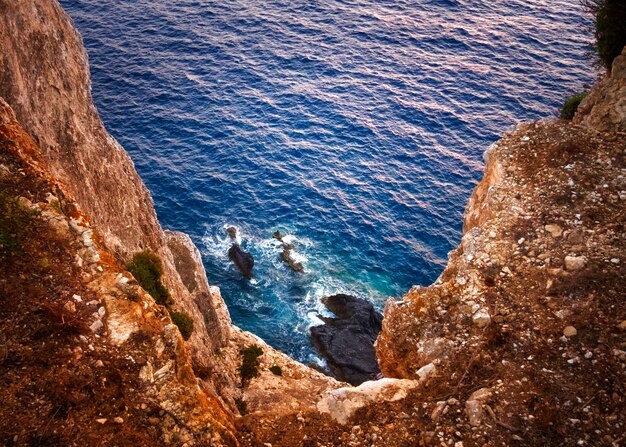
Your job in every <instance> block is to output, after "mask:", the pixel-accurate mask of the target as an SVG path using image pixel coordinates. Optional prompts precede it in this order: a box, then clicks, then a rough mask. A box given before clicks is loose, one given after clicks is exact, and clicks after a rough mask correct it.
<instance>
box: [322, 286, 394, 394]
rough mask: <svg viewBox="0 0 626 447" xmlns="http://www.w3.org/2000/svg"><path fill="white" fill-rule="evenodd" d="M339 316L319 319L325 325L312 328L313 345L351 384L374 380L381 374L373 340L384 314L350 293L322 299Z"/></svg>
mask: <svg viewBox="0 0 626 447" xmlns="http://www.w3.org/2000/svg"><path fill="white" fill-rule="evenodd" d="M322 301H323V302H324V304H325V305H326V307H327V308H328V310H330V311H331V312H332V313H334V314H335V315H336V316H337V317H338V318H324V317H323V318H322V319H323V320H324V322H325V323H326V324H324V325H322V326H314V327H312V328H311V339H312V340H313V345H314V346H315V348H316V349H317V351H318V352H319V353H320V355H321V356H322V357H324V359H326V361H327V362H328V366H329V368H330V369H331V371H332V372H333V374H334V375H335V376H336V377H337V378H338V379H339V380H343V381H345V382H348V383H350V384H352V385H359V384H361V383H363V382H365V381H367V380H373V379H375V378H376V376H377V375H378V374H379V373H380V368H379V367H378V362H377V361H376V353H375V351H374V342H375V341H376V337H377V336H378V333H379V332H380V330H381V328H382V322H383V316H382V315H381V314H380V313H379V312H376V310H375V309H374V306H372V305H371V304H370V303H369V302H367V301H365V300H363V299H361V298H356V297H353V296H350V295H333V296H329V297H326V298H324V299H323V300H322Z"/></svg>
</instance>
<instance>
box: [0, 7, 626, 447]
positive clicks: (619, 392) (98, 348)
mask: <svg viewBox="0 0 626 447" xmlns="http://www.w3.org/2000/svg"><path fill="white" fill-rule="evenodd" d="M0 44H1V45H2V53H1V54H2V60H1V61H0V206H1V207H2V211H3V215H2V217H1V218H0V224H1V227H0V237H1V239H0V270H1V272H0V296H1V297H2V304H3V305H2V307H1V308H0V377H2V379H1V382H0V383H1V384H2V385H0V396H2V401H3V406H2V408H1V409H0V444H3V445H85V444H88V443H93V444H95V445H250V446H267V445H271V446H274V447H275V446H299V445H303V446H317V445H329V446H330V445H352V446H361V445H374V446H385V447H386V446H400V445H402V446H404V445H454V446H455V447H463V446H474V445H480V446H483V445H607V446H609V445H621V444H622V443H623V440H624V437H623V432H624V429H625V424H626V420H625V416H624V414H626V412H625V411H624V408H625V399H626V398H625V396H626V390H625V389H624V379H625V377H624V375H625V371H626V344H625V343H626V323H625V320H626V309H625V306H624V291H623V290H624V283H625V281H624V278H625V277H626V270H625V269H626V267H625V264H626V259H625V255H624V253H626V251H625V249H626V240H625V236H624V224H625V223H626V219H625V217H626V216H625V209H626V207H625V206H624V204H625V201H626V179H625V175H626V134H624V131H625V129H626V111H625V104H626V103H625V101H626V99H625V98H626V92H625V90H624V89H625V87H624V86H625V85H626V54H624V55H622V56H621V57H619V58H617V59H616V61H615V63H614V67H613V70H612V72H611V73H612V74H611V76H610V77H607V78H606V79H604V80H603V81H602V82H600V83H599V84H598V85H597V86H596V87H595V88H594V90H593V91H592V93H591V94H590V95H589V96H588V98H587V99H586V100H585V101H584V102H583V103H582V104H581V106H580V108H579V112H578V114H577V116H576V118H575V122H574V123H569V122H564V121H557V120H548V121H542V122H538V123H525V124H522V125H520V126H518V127H517V129H516V130H515V131H513V132H512V133H510V134H509V135H506V136H505V137H504V138H503V139H502V140H501V141H499V142H498V143H496V144H494V145H493V146H492V147H491V148H489V149H488V150H487V152H486V153H485V158H486V167H485V174H484V177H483V180H482V181H481V182H480V184H479V185H478V186H477V187H476V189H475V191H474V192H473V194H472V197H471V198H470V202H469V204H468V208H467V211H466V215H465V225H464V236H463V239H462V242H461V244H460V246H459V247H458V248H456V249H455V250H453V251H452V252H451V253H450V257H449V263H448V266H447V267H446V269H445V271H444V272H443V273H442V275H441V276H440V278H439V279H438V280H437V281H436V283H435V284H433V285H431V286H429V287H425V288H422V287H414V288H413V289H412V290H411V291H409V293H408V294H407V295H406V296H405V297H404V298H403V299H402V300H401V301H397V302H396V301H391V302H389V303H388V304H387V306H386V309H385V314H384V320H383V328H382V332H381V335H380V336H379V338H378V341H377V346H376V350H377V355H378V360H379V363H380V367H381V370H382V372H383V374H384V375H385V376H386V378H385V379H383V380H378V381H372V382H366V383H364V384H363V385H361V386H359V387H349V386H347V385H346V384H341V383H338V382H336V381H334V380H332V379H330V378H328V377H326V376H324V375H322V374H320V373H318V372H316V371H313V370H311V369H309V368H307V367H305V366H303V365H301V364H298V363H297V362H294V361H293V360H291V359H289V358H288V357H286V356H285V355H283V354H281V353H280V352H277V351H275V350H273V349H271V348H270V347H269V346H267V345H265V344H264V343H263V341H262V340H260V339H258V338H257V337H255V336H254V335H252V334H249V333H246V332H244V331H242V330H240V329H239V328H237V327H235V326H233V325H232V323H231V321H230V317H229V315H228V310H227V309H226V306H225V304H224V302H223V300H222V298H221V296H220V293H219V289H217V288H215V287H211V286H210V285H209V283H208V281H207V279H206V275H205V272H204V269H203V267H202V263H201V260H200V255H199V252H198V250H197V249H196V247H195V246H194V245H193V243H192V241H191V240H190V238H189V237H188V236H187V235H184V234H182V233H177V232H169V231H163V229H162V228H161V226H160V225H159V222H158V220H157V218H156V215H155V212H154V208H153V206H152V202H151V199H150V195H149V193H148V191H147V190H146V188H145V186H144V185H143V183H142V182H141V180H140V179H139V177H138V175H137V173H136V172H135V169H134V167H133V164H132V161H131V160H130V158H129V157H128V155H127V154H126V152H125V151H124V150H123V148H121V147H120V146H119V145H118V144H117V143H116V142H115V141H114V140H113V139H112V138H111V137H110V136H109V135H108V133H107V132H106V130H105V128H104V127H103V125H102V123H101V121H100V119H99V117H98V115H97V112H96V110H95V108H94V106H93V103H92V100H91V95H90V85H89V82H90V81H89V70H88V63H87V57H86V54H85V50H84V48H83V46H82V43H81V39H80V36H79V35H78V34H77V32H76V30H75V29H74V27H73V26H72V23H71V21H70V19H69V18H68V17H67V16H66V14H65V13H64V12H63V11H62V9H61V8H60V6H59V5H58V3H57V1H56V0H19V1H18V0H0ZM144 249H150V250H151V251H153V252H155V253H157V254H158V255H159V257H160V258H161V260H162V261H163V267H164V274H163V281H164V283H165V286H166V287H167V288H168V290H169V291H170V293H171V295H172V299H173V301H174V303H175V304H174V305H173V306H172V310H182V311H184V312H186V313H188V314H189V315H190V316H191V317H192V319H193V322H194V331H193V333H192V335H191V337H190V338H189V340H187V341H185V340H184V339H183V338H182V337H181V334H180V333H179V331H178V329H177V328H176V326H175V325H173V324H172V320H171V319H170V316H169V313H168V311H167V309H166V308H165V307H163V306H160V305H157V304H156V303H155V301H154V300H153V298H152V297H151V296H150V295H149V294H147V293H146V292H145V291H144V290H143V289H142V288H141V287H140V286H139V284H138V283H137V282H136V281H135V279H134V278H133V276H132V275H131V274H130V273H128V272H127V271H126V270H125V265H126V263H127V261H128V260H129V259H130V258H131V257H132V256H133V255H134V254H135V253H137V252H138V251H141V250H144ZM252 345H257V346H259V347H260V348H261V349H262V352H263V354H262V355H261V356H260V358H259V359H258V362H257V363H256V364H255V365H256V366H255V368H256V373H258V376H257V377H254V376H255V375H256V374H252V376H251V377H250V379H249V380H247V381H243V379H242V375H241V374H240V370H239V368H240V366H241V365H242V355H241V353H240V350H241V349H242V348H245V347H249V346H252ZM273 366H279V367H280V369H281V371H282V374H276V373H272V372H271V371H270V370H269V368H270V367H273ZM274 370H275V371H276V369H274ZM236 402H237V404H238V405H237V404H236ZM244 406H246V407H247V409H246V411H247V413H248V414H247V415H244V416H243V417H241V416H242V413H244V412H245V411H244Z"/></svg>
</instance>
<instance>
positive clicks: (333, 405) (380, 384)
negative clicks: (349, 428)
mask: <svg viewBox="0 0 626 447" xmlns="http://www.w3.org/2000/svg"><path fill="white" fill-rule="evenodd" d="M418 386H419V382H416V381H414V380H399V379H380V380H376V381H371V382H364V383H362V384H361V385H359V386H358V387H356V388H339V389H337V390H333V391H330V392H329V393H328V394H327V395H326V396H325V397H324V398H323V399H322V400H320V401H319V402H318V404H317V410H318V411H319V412H320V413H328V414H330V416H331V417H332V418H333V419H334V420H335V421H337V422H339V423H340V424H346V423H347V422H348V420H349V419H350V417H351V416H352V415H353V414H354V412H355V411H356V410H358V409H359V408H362V407H364V406H365V405H367V404H369V403H371V402H373V401H376V402H381V401H389V402H394V401H397V400H400V399H404V398H405V397H406V396H407V395H408V393H409V391H411V390H413V389H415V388H417V387H418Z"/></svg>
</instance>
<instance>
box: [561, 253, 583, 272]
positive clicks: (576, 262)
mask: <svg viewBox="0 0 626 447" xmlns="http://www.w3.org/2000/svg"><path fill="white" fill-rule="evenodd" d="M585 265H587V258H586V257H585V256H565V269H566V270H569V271H572V270H580V269H581V268H583V267H584V266H585Z"/></svg>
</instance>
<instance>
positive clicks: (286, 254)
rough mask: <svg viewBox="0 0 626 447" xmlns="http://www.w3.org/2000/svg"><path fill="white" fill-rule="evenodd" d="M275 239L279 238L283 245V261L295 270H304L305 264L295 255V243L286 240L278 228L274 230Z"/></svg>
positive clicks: (281, 257)
mask: <svg viewBox="0 0 626 447" xmlns="http://www.w3.org/2000/svg"><path fill="white" fill-rule="evenodd" d="M274 239H276V240H278V241H279V242H280V243H281V244H282V246H283V251H282V252H281V253H280V259H282V260H283V262H285V263H286V264H287V265H288V266H289V268H290V269H291V270H293V271H294V272H299V273H302V272H304V265H302V263H301V262H300V261H298V260H296V259H295V257H294V253H293V252H294V250H293V244H290V243H288V242H285V240H284V239H283V235H282V234H281V232H280V231H278V230H276V231H275V232H274Z"/></svg>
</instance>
